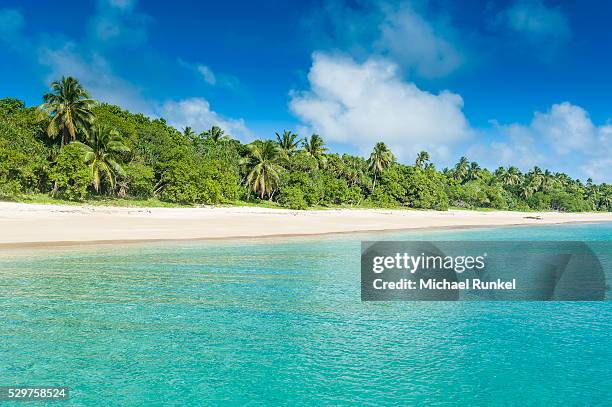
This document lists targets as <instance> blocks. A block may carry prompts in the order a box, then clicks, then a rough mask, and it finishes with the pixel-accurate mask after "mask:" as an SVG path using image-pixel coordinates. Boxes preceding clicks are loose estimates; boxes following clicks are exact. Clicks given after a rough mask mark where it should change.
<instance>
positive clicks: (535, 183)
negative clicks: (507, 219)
mask: <svg viewBox="0 0 612 407" xmlns="http://www.w3.org/2000/svg"><path fill="white" fill-rule="evenodd" d="M543 183H544V174H543V173H542V170H541V169H540V167H537V166H536V167H533V169H532V170H531V171H529V172H528V173H527V177H526V179H525V182H524V186H523V197H525V198H529V197H530V196H531V195H533V194H534V193H536V192H538V191H540V190H541V189H542V185H543Z"/></svg>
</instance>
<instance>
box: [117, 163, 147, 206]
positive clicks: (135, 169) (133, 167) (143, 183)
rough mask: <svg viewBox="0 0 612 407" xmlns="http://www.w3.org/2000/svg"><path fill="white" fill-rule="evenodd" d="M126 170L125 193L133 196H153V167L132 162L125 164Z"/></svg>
mask: <svg viewBox="0 0 612 407" xmlns="http://www.w3.org/2000/svg"><path fill="white" fill-rule="evenodd" d="M123 169H124V170H125V179H124V181H125V189H126V192H125V195H129V196H131V197H133V198H145V199H146V198H151V197H152V196H153V179H154V176H155V174H154V173H153V168H151V167H150V166H148V165H146V164H142V163H138V162H131V163H129V164H126V165H124V166H123Z"/></svg>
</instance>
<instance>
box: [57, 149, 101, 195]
mask: <svg viewBox="0 0 612 407" xmlns="http://www.w3.org/2000/svg"><path fill="white" fill-rule="evenodd" d="M50 179H51V181H53V182H54V184H55V193H56V194H57V196H59V197H60V198H63V199H67V200H70V201H79V200H83V199H85V197H86V196H87V188H88V187H89V186H90V185H91V182H92V175H91V170H90V168H89V167H87V165H85V163H84V162H83V153H82V151H81V149H80V148H79V147H78V146H77V145H75V144H68V145H66V146H64V148H63V149H62V151H61V152H60V154H59V156H58V157H57V161H56V163H55V165H54V166H53V167H52V168H51V172H50Z"/></svg>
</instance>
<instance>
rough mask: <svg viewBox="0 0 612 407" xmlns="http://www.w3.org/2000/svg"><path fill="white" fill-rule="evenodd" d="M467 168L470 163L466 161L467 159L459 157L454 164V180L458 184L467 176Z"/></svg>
mask: <svg viewBox="0 0 612 407" xmlns="http://www.w3.org/2000/svg"><path fill="white" fill-rule="evenodd" d="M469 168H470V162H469V161H468V159H467V157H465V156H464V157H461V158H460V159H459V161H458V162H457V164H455V172H454V175H455V179H456V180H458V181H460V182H463V181H464V180H465V179H466V177H467V175H468V170H469Z"/></svg>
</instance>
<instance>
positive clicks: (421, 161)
mask: <svg viewBox="0 0 612 407" xmlns="http://www.w3.org/2000/svg"><path fill="white" fill-rule="evenodd" d="M429 160H430V157H429V153H428V152H427V151H421V152H420V153H419V154H417V158H416V160H415V161H414V166H415V167H417V168H421V169H423V168H425V166H426V165H427V163H429Z"/></svg>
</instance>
